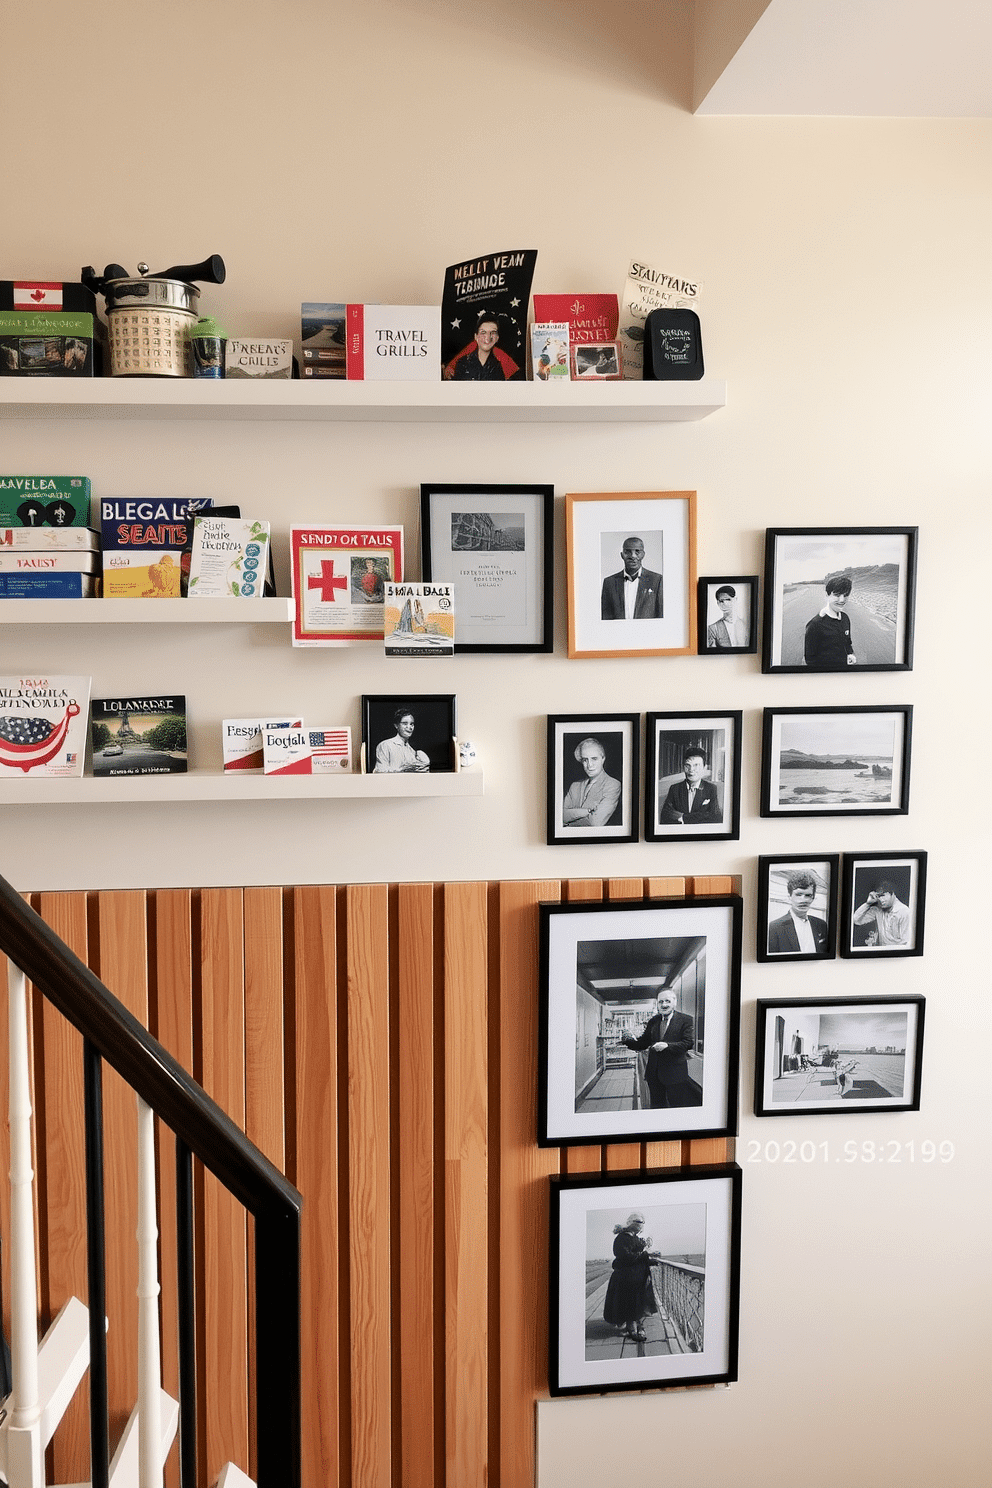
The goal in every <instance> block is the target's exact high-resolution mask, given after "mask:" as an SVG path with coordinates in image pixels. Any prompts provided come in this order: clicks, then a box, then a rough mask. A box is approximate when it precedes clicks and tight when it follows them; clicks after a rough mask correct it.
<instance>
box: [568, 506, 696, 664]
mask: <svg viewBox="0 0 992 1488" xmlns="http://www.w3.org/2000/svg"><path fill="white" fill-rule="evenodd" d="M565 530H566V576H567V580H568V654H569V656H573V657H574V656H686V655H690V654H691V653H693V652H694V651H695V649H696V612H695V606H694V605H693V603H692V598H693V595H694V593H695V587H696V493H695V491H628V492H617V493H613V494H606V493H601V494H598V495H596V494H587V493H583V494H581V495H568V496H566V497H565Z"/></svg>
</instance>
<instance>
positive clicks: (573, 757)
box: [548, 713, 641, 845]
mask: <svg viewBox="0 0 992 1488" xmlns="http://www.w3.org/2000/svg"><path fill="white" fill-rule="evenodd" d="M640 733H641V717H640V714H639V713H562V714H559V715H558V716H557V717H551V716H549V717H548V843H549V845H554V844H556V843H565V842H599V843H602V842H636V841H637V836H638V833H637V813H638V807H639V805H640V802H639V800H638V785H639V781H640V773H639V770H638V745H639V742H640Z"/></svg>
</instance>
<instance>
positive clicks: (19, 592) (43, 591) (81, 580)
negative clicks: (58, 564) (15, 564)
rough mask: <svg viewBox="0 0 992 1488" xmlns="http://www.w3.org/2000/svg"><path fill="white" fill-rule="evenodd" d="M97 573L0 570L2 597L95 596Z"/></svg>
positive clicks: (91, 597)
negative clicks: (14, 571)
mask: <svg viewBox="0 0 992 1488" xmlns="http://www.w3.org/2000/svg"><path fill="white" fill-rule="evenodd" d="M97 582H98V580H97V578H96V575H95V574H85V573H52V572H50V571H49V572H47V573H0V599H95V598H96V593H97Z"/></svg>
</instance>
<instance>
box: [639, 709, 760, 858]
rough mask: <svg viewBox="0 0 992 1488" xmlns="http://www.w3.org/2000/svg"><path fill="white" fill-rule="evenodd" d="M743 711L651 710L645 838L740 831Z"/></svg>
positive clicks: (706, 837)
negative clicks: (694, 711) (657, 711)
mask: <svg viewBox="0 0 992 1488" xmlns="http://www.w3.org/2000/svg"><path fill="white" fill-rule="evenodd" d="M740 738H741V714H740V713H739V712H737V713H649V714H648V716H647V749H646V768H645V771H644V791H645V793H644V836H645V838H646V840H647V841H648V842H685V841H688V840H690V839H691V840H693V841H696V842H715V841H719V840H720V839H724V840H725V841H728V842H732V841H736V840H737V838H738V837H739V836H740V816H741V748H740Z"/></svg>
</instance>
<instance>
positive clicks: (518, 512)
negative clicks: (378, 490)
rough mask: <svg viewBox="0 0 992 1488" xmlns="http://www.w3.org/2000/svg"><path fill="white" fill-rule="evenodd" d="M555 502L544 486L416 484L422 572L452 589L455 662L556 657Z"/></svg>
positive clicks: (553, 493) (426, 577) (552, 493)
mask: <svg viewBox="0 0 992 1488" xmlns="http://www.w3.org/2000/svg"><path fill="white" fill-rule="evenodd" d="M554 498H555V488H554V486H546V485H487V484H481V485H480V484H469V483H463V484H460V485H459V484H455V483H451V482H447V483H442V484H438V483H435V482H425V483H424V484H422V485H421V487H420V545H421V572H422V573H423V576H424V579H425V580H432V581H433V580H438V581H447V582H451V583H453V584H454V585H455V654H456V655H462V654H464V655H474V654H478V653H484V652H499V653H503V652H514V651H520V652H536V651H553V650H554V505H555V500H554ZM456 518H462V519H463V520H462V521H461V522H458V523H457V524H456ZM513 518H516V519H517V520H516V521H513V520H512V519H513ZM503 542H506V543H508V544H513V546H505V547H504V546H496V545H495V544H501V543H503ZM456 543H465V544H468V546H464V547H463V546H457V547H456ZM472 543H478V544H479V546H477V547H473V546H471V544H472ZM486 543H493V544H494V546H491V547H487V546H485V544H486ZM516 544H519V546H517V545H516ZM473 553H474V554H477V555H478V554H486V553H489V554H490V555H492V554H501V555H502V556H501V558H500V559H499V560H497V559H496V558H493V557H490V558H489V559H488V560H487V559H482V558H479V557H476V558H475V559H473V558H472V554H473ZM480 598H481V599H484V601H485V603H484V605H483V607H482V612H481V613H480V614H479V615H476V614H475V613H474V611H475V608H476V607H477V601H478V600H479V599H480ZM521 612H522V613H523V615H524V619H523V620H521V619H520V618H519V616H520V614H521Z"/></svg>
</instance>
